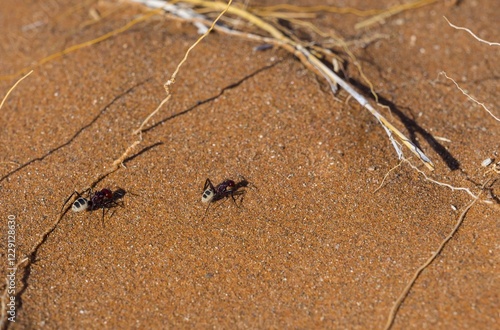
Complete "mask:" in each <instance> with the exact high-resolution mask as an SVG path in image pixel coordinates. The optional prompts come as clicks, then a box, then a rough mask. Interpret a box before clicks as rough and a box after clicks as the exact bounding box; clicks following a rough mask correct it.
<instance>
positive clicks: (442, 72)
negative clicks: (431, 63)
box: [440, 71, 500, 121]
mask: <svg viewBox="0 0 500 330" xmlns="http://www.w3.org/2000/svg"><path fill="white" fill-rule="evenodd" d="M440 74H442V75H443V76H445V77H446V79H448V80H451V81H452V82H453V83H454V84H455V86H456V87H457V88H458V89H459V90H460V91H461V92H462V94H464V95H465V96H467V98H468V99H469V100H471V101H472V102H474V103H476V104H478V105H480V106H482V107H483V109H484V110H485V111H486V112H487V113H489V114H490V116H491V117H493V118H494V119H495V120H496V121H500V118H498V117H497V116H495V115H494V114H493V112H491V110H490V109H488V108H487V107H486V106H485V105H484V103H481V102H479V101H478V100H476V99H475V98H473V97H472V96H470V95H469V94H468V93H467V92H466V91H464V90H463V89H462V88H461V87H460V85H458V83H457V82H456V81H455V80H454V79H453V78H450V77H448V75H447V74H446V72H444V71H441V72H440Z"/></svg>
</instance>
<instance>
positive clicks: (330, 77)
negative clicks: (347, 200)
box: [166, 0, 434, 170]
mask: <svg viewBox="0 0 500 330" xmlns="http://www.w3.org/2000/svg"><path fill="white" fill-rule="evenodd" d="M178 2H181V1H176V2H175V3H178ZM423 2H425V4H427V3H430V2H429V1H427V2H426V1H419V2H418V4H420V5H422V3H423ZM182 3H189V4H192V5H197V6H202V7H206V8H211V9H213V10H226V11H227V12H228V13H229V14H233V15H236V16H238V17H241V18H243V19H245V20H246V21H248V22H249V23H251V24H253V25H255V26H257V27H259V28H261V29H262V30H264V31H266V32H267V33H269V34H270V35H271V37H272V38H263V37H261V39H262V40H266V41H268V42H271V43H273V44H275V45H278V46H280V47H282V48H284V49H285V50H287V51H289V52H291V53H292V54H294V55H295V56H297V57H298V58H299V59H300V61H301V62H302V63H303V64H304V65H306V67H308V68H309V69H312V71H313V72H315V73H316V74H319V75H320V76H321V77H323V78H324V79H326V80H327V82H328V83H329V84H330V86H331V88H332V91H335V90H336V85H337V84H338V85H340V86H341V87H342V88H343V89H344V90H346V91H347V92H348V93H349V94H350V95H352V97H354V99H356V101H357V102H358V103H359V104H360V105H361V106H362V107H364V108H365V109H367V110H368V111H369V112H370V113H371V114H372V115H373V116H375V118H377V120H378V122H379V123H380V124H381V125H382V127H383V128H384V130H385V131H386V133H387V135H388V137H389V140H390V141H391V143H392V145H393V147H394V149H395V150H396V153H397V155H398V158H399V159H403V158H404V155H403V151H402V150H401V147H400V144H399V143H398V142H397V141H396V139H395V137H394V136H396V137H397V138H398V139H399V140H400V141H401V142H402V144H403V145H405V146H406V147H407V148H408V149H410V151H411V152H412V153H413V154H415V155H416V156H417V157H418V158H419V159H420V160H421V161H422V162H423V163H424V165H425V166H426V167H427V168H428V169H429V170H434V164H433V163H432V161H431V160H430V159H429V157H427V155H425V154H424V152H423V151H422V150H420V148H418V147H417V146H416V145H415V144H414V143H413V142H412V141H411V140H410V139H408V138H407V137H406V136H405V135H404V134H403V133H402V132H400V131H399V130H398V129H397V128H396V127H395V126H394V125H392V124H391V123H390V122H389V121H388V120H387V119H385V118H384V117H383V116H382V115H381V114H380V113H378V112H377V110H375V108H374V107H373V106H372V105H371V104H370V102H369V101H368V100H367V99H366V98H365V97H364V96H362V95H361V94H360V93H358V92H357V91H356V90H355V89H354V87H352V86H351V85H350V84H349V83H347V82H346V81H344V80H343V79H342V78H340V77H339V76H338V75H337V74H335V73H334V72H333V70H331V69H330V68H328V67H327V66H326V65H325V64H324V63H323V62H322V61H321V60H320V59H319V58H317V57H316V56H314V55H313V54H312V53H311V52H310V51H309V50H308V49H307V48H306V47H305V46H304V45H303V44H302V43H300V42H298V41H295V40H292V39H291V38H289V37H287V36H286V35H285V34H284V33H283V32H281V31H280V30H278V29H277V28H276V27H274V26H273V25H272V24H270V23H268V22H266V21H264V20H263V19H261V18H260V17H257V16H255V15H254V14H252V13H250V12H248V11H247V10H246V9H242V8H239V7H236V6H231V7H227V4H226V3H223V2H218V1H205V0H183V1H182ZM414 6H417V4H416V3H413V7H414ZM413 7H409V8H413ZM406 8H407V7H404V8H403V9H406ZM246 35H247V36H248V37H251V36H252V35H250V34H246ZM167 84H168V82H167ZM166 87H168V86H166Z"/></svg>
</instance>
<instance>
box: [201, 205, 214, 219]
mask: <svg viewBox="0 0 500 330" xmlns="http://www.w3.org/2000/svg"><path fill="white" fill-rule="evenodd" d="M210 205H212V203H208V206H207V208H206V209H205V214H203V217H202V218H201V221H203V219H205V217H206V216H207V213H208V209H209V208H210Z"/></svg>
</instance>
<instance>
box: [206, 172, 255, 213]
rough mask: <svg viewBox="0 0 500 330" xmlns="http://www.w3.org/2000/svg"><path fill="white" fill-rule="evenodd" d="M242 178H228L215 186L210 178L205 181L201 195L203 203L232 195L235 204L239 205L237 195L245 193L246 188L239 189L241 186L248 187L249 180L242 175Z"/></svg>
mask: <svg viewBox="0 0 500 330" xmlns="http://www.w3.org/2000/svg"><path fill="white" fill-rule="evenodd" d="M241 178H242V180H241V181H240V182H237V183H236V182H234V181H233V180H229V179H226V180H224V181H222V182H221V183H219V184H218V185H216V186H214V185H213V184H212V182H211V181H210V179H207V180H206V181H205V185H204V186H203V194H202V195H201V201H202V202H203V203H215V202H217V201H219V200H221V199H223V198H228V197H229V196H231V198H232V199H233V202H234V204H236V206H238V204H237V203H236V199H235V198H234V196H235V195H243V194H244V193H245V191H244V190H238V189H240V188H244V187H248V184H249V182H248V181H247V180H246V179H245V178H244V177H241ZM210 205H211V204H208V206H207V209H206V211H205V215H206V214H207V212H208V209H209V208H210Z"/></svg>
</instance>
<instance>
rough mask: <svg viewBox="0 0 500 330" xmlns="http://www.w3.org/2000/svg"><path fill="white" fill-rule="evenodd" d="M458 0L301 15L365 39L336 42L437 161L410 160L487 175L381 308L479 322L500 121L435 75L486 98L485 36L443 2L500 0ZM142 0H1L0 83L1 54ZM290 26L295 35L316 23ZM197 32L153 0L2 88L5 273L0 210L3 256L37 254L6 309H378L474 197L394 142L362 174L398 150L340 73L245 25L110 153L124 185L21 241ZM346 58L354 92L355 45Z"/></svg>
mask: <svg viewBox="0 0 500 330" xmlns="http://www.w3.org/2000/svg"><path fill="white" fill-rule="evenodd" d="M401 2H402V1H398V2H394V1H388V0H386V1H379V2H377V4H376V6H377V8H388V7H390V6H393V5H395V4H396V3H401ZM456 2H457V3H453V1H444V2H439V3H435V4H432V5H428V6H424V7H421V8H418V9H413V10H409V11H405V12H403V13H400V14H398V15H395V16H392V17H390V18H388V19H387V20H386V21H385V22H382V23H378V24H375V25H372V26H371V27H369V28H367V29H363V30H355V29H354V25H355V24H356V23H358V22H361V21H362V20H364V19H366V18H365V17H358V16H355V15H348V14H335V13H325V12H323V13H321V14H320V15H319V16H318V17H317V18H315V19H313V20H311V22H313V23H314V24H316V25H317V26H318V27H319V28H320V29H321V30H322V31H326V32H334V31H336V32H337V33H339V34H340V35H341V36H342V37H343V38H345V39H346V40H348V41H355V40H369V39H373V38H375V39H376V40H375V41H373V42H370V43H368V44H366V45H363V44H362V43H355V44H352V45H351V50H352V51H353V53H354V55H355V56H356V57H357V59H358V61H359V63H360V65H361V66H362V68H363V72H364V74H365V75H366V77H368V79H369V80H370V81H371V82H372V83H373V88H374V90H375V91H376V92H377V94H378V95H379V96H380V100H381V102H382V103H384V104H386V105H390V106H391V110H390V111H389V110H384V109H381V110H380V111H381V112H382V114H383V115H384V116H386V117H387V119H388V120H390V121H391V122H392V123H393V124H394V125H395V126H396V127H398V128H399V129H400V130H401V131H403V132H404V133H405V134H406V135H407V136H408V137H409V138H410V139H412V140H413V141H414V142H415V143H417V144H418V145H419V146H420V147H421V148H422V150H423V151H424V152H425V153H426V154H427V155H428V156H429V157H430V158H431V159H432V160H433V162H434V163H435V165H436V170H435V171H434V172H429V171H428V170H427V169H426V168H425V167H423V166H422V164H421V163H420V162H419V161H418V160H417V159H416V158H415V157H412V158H411V161H412V163H413V164H414V165H415V166H418V167H419V168H421V170H422V171H424V173H426V174H427V175H428V176H429V177H430V178H432V179H433V180H436V181H439V182H443V183H447V184H450V185H452V186H454V187H464V188H468V189H470V191H471V192H472V193H473V194H475V195H477V194H479V193H480V191H481V189H480V188H481V186H482V185H483V184H484V183H485V182H486V181H487V180H488V178H493V179H494V180H492V181H490V182H489V183H488V185H487V189H485V190H484V191H483V193H482V195H481V196H480V200H479V201H478V202H477V203H476V204H475V205H474V206H473V207H472V208H471V209H470V211H469V212H468V213H467V214H466V217H465V219H464V222H463V224H462V226H461V227H460V228H459V230H458V232H457V233H456V234H455V235H454V237H453V238H452V239H451V240H450V241H449V242H448V244H447V245H446V246H445V248H444V250H443V251H442V253H441V254H440V255H439V256H438V257H437V259H436V260H435V261H434V262H433V263H432V264H431V265H430V266H429V267H427V268H426V269H425V270H424V271H423V272H422V274H421V275H420V277H419V278H418V279H417V281H416V283H415V284H414V286H413V287H412V289H411V290H410V292H409V294H408V296H407V297H406V299H405V300H404V302H403V304H402V305H401V307H400V309H399V310H398V313H397V315H396V319H395V321H394V324H393V328H394V329H493V328H494V327H498V322H499V320H500V298H499V294H500V278H499V275H500V270H499V264H500V245H499V242H500V209H499V206H498V203H499V198H500V197H499V196H500V186H499V180H498V179H499V175H498V174H496V173H494V172H490V173H488V174H485V172H486V171H487V170H488V169H487V168H484V167H482V166H481V162H482V161H483V160H484V159H486V158H488V157H492V158H495V161H499V160H500V159H499V158H500V155H499V153H498V152H499V141H500V139H499V137H500V123H499V122H498V121H496V120H495V119H494V118H493V117H492V116H490V115H489V114H488V113H487V112H486V111H485V110H484V109H483V108H482V107H481V106H479V105H477V104H475V103H473V102H471V101H470V100H468V99H467V97H466V96H464V95H463V94H462V93H461V92H460V91H459V90H458V89H457V88H456V87H455V85H453V83H452V82H451V81H449V80H447V79H446V78H445V77H443V76H440V75H439V73H440V72H441V71H445V72H446V73H447V74H448V76H450V77H452V78H454V79H455V80H457V82H458V83H459V84H460V86H461V87H462V88H463V89H464V90H466V91H467V92H468V93H470V95H472V96H474V97H475V98H477V99H478V100H479V101H480V102H483V103H484V104H485V105H486V106H487V107H488V108H489V109H490V110H491V111H492V112H493V113H494V114H495V115H496V116H497V117H498V116H500V106H499V105H500V103H499V101H498V95H499V93H498V92H499V87H498V86H499V77H500V65H499V63H500V61H499V60H500V48H499V47H498V46H496V47H495V46H488V45H486V44H484V43H480V42H479V41H477V40H475V39H474V38H473V37H472V36H471V35H470V34H468V33H467V32H465V31H459V30H455V29H453V28H451V27H450V26H449V25H448V24H447V23H446V21H445V20H444V18H443V16H446V17H447V18H448V19H449V20H450V21H451V22H452V23H454V24H456V25H459V26H465V27H467V28H469V29H471V30H472V31H474V32H475V33H476V34H477V35H478V36H479V37H481V38H484V39H487V40H489V41H493V42H500V35H499V34H498V31H499V30H500V11H499V10H498V4H497V2H496V1H488V0H481V1H456ZM276 3H280V2H278V1H260V2H258V3H257V2H255V3H253V2H252V1H250V5H257V4H261V5H262V4H266V5H270V4H276ZM294 3H296V4H302V5H306V4H309V5H310V4H312V3H313V2H311V1H295V2H294ZM327 3H328V4H329V5H336V6H342V7H347V6H349V7H354V8H359V9H371V8H374V7H373V6H374V2H371V1H340V2H334V1H328V2H327ZM79 4H81V5H80V6H78V5H79ZM147 10H148V9H147V8H145V7H142V6H140V5H137V4H132V3H128V2H108V1H98V2H97V1H90V2H83V3H81V2H79V1H69V0H58V1H23V2H19V1H14V0H4V1H2V8H1V9H0V31H1V32H2V33H1V34H0V47H1V49H0V75H1V76H2V77H3V78H2V80H0V91H1V92H0V98H3V97H4V96H5V95H6V93H7V91H8V90H9V88H10V87H11V86H12V85H13V84H14V83H15V82H16V81H17V79H19V78H20V77H21V76H22V75H21V74H17V75H15V76H13V77H10V78H8V79H5V76H6V75H10V74H15V73H16V72H19V70H21V69H23V68H25V67H29V66H32V65H34V64H36V63H37V62H38V61H40V60H41V59H43V58H45V57H47V56H50V55H51V54H55V53H58V52H60V51H62V50H64V49H67V48H68V47H71V46H72V45H76V44H80V43H82V42H85V41H88V40H92V39H95V38H97V37H99V36H102V35H104V34H106V33H108V32H111V31H113V30H115V29H118V28H120V27H123V26H125V25H126V24H127V23H128V22H130V21H132V20H133V19H135V18H137V17H139V16H140V15H142V14H143V13H144V12H146V11H147ZM96 11H97V12H98V13H100V14H101V19H100V20H98V21H95V20H93V18H92V17H95V15H92V14H95V13H96ZM242 24H244V23H243V22H242ZM243 26H244V25H243ZM296 29H297V30H296V31H295V32H296V33H297V34H298V35H299V36H300V37H301V38H302V39H306V40H307V39H308V38H312V39H313V40H314V38H319V37H318V36H317V35H314V34H312V33H310V31H309V30H308V29H307V28H305V27H301V28H296ZM254 31H257V30H254ZM198 37H199V35H198V34H197V29H196V28H195V27H194V26H193V25H192V24H191V23H188V22H181V21H178V20H173V19H171V18H169V17H166V16H164V15H155V16H153V17H151V18H150V19H147V20H145V21H143V22H141V23H138V24H136V25H134V26H133V27H131V28H130V29H128V30H127V31H124V32H123V33H120V34H118V35H115V36H113V37H111V38H108V39H106V40H105V41H102V42H100V43H97V44H94V45H92V46H89V47H86V48H83V49H79V50H77V51H74V52H71V53H69V54H66V55H64V56H62V57H59V58H56V59H53V60H51V61H48V62H46V63H44V64H42V65H39V66H37V67H35V69H34V72H33V73H32V74H31V75H30V76H29V77H27V78H26V79H25V80H24V81H22V82H21V83H20V84H19V85H18V86H17V87H16V88H15V89H14V91H13V92H12V93H11V95H10V96H9V97H8V99H7V101H6V103H5V104H4V105H3V107H2V109H1V111H0V123H1V126H2V129H1V130H0V142H1V143H0V155H1V159H0V176H1V179H0V209H1V210H2V215H1V216H2V226H1V241H0V247H1V254H0V257H1V259H0V265H1V268H0V269H1V272H0V276H1V278H2V279H4V278H5V277H6V276H7V274H9V273H10V272H11V271H10V270H9V268H10V267H11V265H10V264H9V261H8V258H9V252H8V250H7V248H8V236H9V228H8V220H9V219H12V220H13V221H14V222H13V223H14V227H15V231H14V232H15V244H14V245H13V246H11V247H15V253H16V259H17V261H21V260H22V259H23V258H24V257H26V256H27V255H28V254H30V253H31V255H30V257H31V258H32V260H31V261H32V262H31V263H30V264H29V266H28V267H22V268H21V269H18V271H17V272H16V274H15V279H14V282H15V291H16V295H15V299H16V308H15V312H16V314H15V323H12V322H8V323H7V325H8V327H9V328H10V329H84V328H85V329H130V328H138V329H154V328H171V329H179V328H201V329H203V328H216V329H234V328H248V329H269V328H274V329H285V328H295V329H313V328H323V329H382V328H383V327H384V326H385V324H386V322H387V319H388V316H389V313H390V310H391V308H392V306H393V305H394V303H395V302H396V300H397V299H398V297H399V296H400V294H401V293H402V292H403V289H404V288H405V286H406V285H407V284H408V282H409V281H410V279H411V278H412V277H413V275H414V273H415V271H416V270H417V269H418V267H420V265H422V264H423V263H424V262H425V261H426V260H427V259H428V258H429V257H430V256H431V254H432V253H433V252H434V251H436V250H437V248H438V246H439V244H440V243H441V242H442V241H443V240H444V239H445V237H446V236H447V235H448V234H449V233H450V231H451V230H452V228H453V227H454V225H455V223H456V222H457V220H458V218H459V216H460V213H461V212H462V210H463V209H464V208H465V206H466V205H467V204H468V203H470V202H471V201H472V200H473V198H472V197H471V196H470V195H469V194H467V193H466V192H465V191H463V190H452V189H449V188H448V187H444V186H439V185H437V184H435V183H432V182H430V181H427V180H425V178H424V177H423V176H422V175H421V174H419V173H417V172H416V171H415V170H414V169H412V168H410V167H409V166H408V165H407V164H403V165H401V166H400V167H398V168H396V169H394V170H393V171H391V172H390V173H389V174H388V175H387V177H386V179H385V182H384V184H383V186H382V187H381V189H380V190H378V191H376V192H375V190H376V189H377V188H378V187H379V186H380V185H381V183H382V182H383V180H384V176H385V175H386V174H387V173H388V172H389V171H390V170H391V169H392V168H394V167H395V166H396V165H398V163H399V161H398V159H397V155H396V153H395V151H394V149H393V147H392V145H391V143H390V141H389V139H388V137H387V135H386V133H385V131H384V130H383V129H382V127H381V126H380V125H379V124H378V122H377V121H376V119H375V118H374V117H373V116H372V115H371V114H370V113H369V112H368V111H366V110H365V109H363V108H361V107H360V106H359V105H358V104H357V103H355V102H354V101H353V100H352V99H351V100H347V99H348V94H347V93H346V92H345V91H340V92H339V93H338V94H337V95H333V94H332V93H331V91H330V90H329V87H328V85H327V84H326V83H325V81H324V80H323V79H321V78H318V77H317V76H316V75H315V74H314V73H312V72H310V71H308V70H307V69H306V68H305V67H304V66H303V65H302V64H301V63H300V62H299V61H298V60H297V59H296V58H295V57H294V56H293V55H291V54H289V53H288V52H286V51H285V50H282V49H279V48H273V49H269V50H265V51H255V50H254V47H256V46H259V45H260V44H259V43H258V42H255V41H249V40H245V39H242V38H239V37H235V36H228V35H225V34H222V33H220V32H215V33H211V34H210V35H209V36H208V37H207V38H206V39H205V40H203V41H202V42H201V43H200V44H199V45H198V47H196V48H195V49H194V50H193V52H192V53H191V55H190V57H189V59H188V61H187V62H186V63H185V65H184V66H183V67H182V68H181V71H180V72H179V74H178V76H177V80H176V83H175V85H174V86H173V88H172V98H171V100H170V102H169V103H168V104H167V105H165V106H164V107H163V108H162V109H161V110H160V112H159V113H158V114H156V115H155V116H154V117H153V118H152V119H151V121H150V122H149V123H148V125H147V126H146V127H147V129H146V130H145V131H144V132H143V134H142V142H141V143H140V144H139V145H138V146H137V147H136V148H135V149H134V150H133V151H132V152H131V154H130V157H129V158H128V159H127V160H126V161H125V162H124V167H120V169H119V170H117V171H116V172H114V173H113V174H110V175H108V176H106V177H105V178H104V179H103V180H101V181H100V182H99V183H98V184H97V185H96V187H95V188H96V189H98V190H99V189H102V188H110V189H113V190H114V189H117V188H118V187H121V188H123V189H125V190H126V191H127V194H126V195H125V197H124V198H123V200H122V201H123V207H115V208H112V209H110V210H108V211H107V212H106V214H105V216H104V219H103V218H102V212H101V211H100V210H97V211H94V212H84V213H73V212H71V211H70V212H68V213H66V214H65V215H64V217H63V218H62V219H61V221H60V222H59V223H58V224H57V226H55V228H54V229H53V231H51V232H50V233H49V234H48V235H47V236H46V238H45V239H44V240H43V242H42V244H40V245H39V247H38V248H36V249H34V248H35V245H36V244H37V243H38V242H39V241H40V239H41V236H42V235H43V234H44V233H46V232H47V231H48V230H50V228H51V227H52V226H53V224H54V223H55V221H56V220H57V219H58V217H59V215H60V210H61V208H62V206H63V202H64V201H65V200H66V198H67V197H68V196H69V195H70V194H71V193H72V192H73V191H75V190H78V191H81V190H83V189H84V188H85V187H88V186H89V185H90V184H92V183H93V182H94V181H95V180H96V178H98V177H99V175H102V174H104V173H106V172H107V171H108V170H109V169H110V168H112V164H113V161H114V160H115V159H117V158H119V157H120V155H122V154H123V152H124V151H125V150H126V149H127V147H128V146H130V145H131V144H132V143H133V142H134V141H136V140H137V136H136V135H133V134H132V131H133V130H134V129H136V128H137V127H138V126H139V125H140V123H141V122H142V121H143V120H144V119H145V118H146V117H147V115H148V114H149V113H151V112H152V111H153V110H154V109H155V108H156V107H157V105H158V104H159V102H160V101H161V100H162V99H163V98H164V97H165V96H166V95H165V91H164V89H163V83H164V82H165V81H167V80H168V78H169V77H170V75H171V74H172V73H173V71H174V69H175V68H176V66H177V64H178V63H179V62H180V60H181V59H182V57H183V56H184V54H185V52H186V50H187V48H188V47H189V46H190V45H191V44H193V43H194V42H195V41H196V39H197V38H198ZM316 41H319V42H324V40H323V39H321V40H320V39H316ZM344 74H345V75H346V76H347V77H349V79H350V82H351V83H353V84H354V85H355V86H357V87H358V88H359V89H360V90H361V91H362V92H363V93H364V95H365V96H366V97H369V96H370V95H369V93H368V92H367V86H368V85H367V83H366V82H365V81H363V79H362V78H361V77H360V75H359V73H357V70H356V68H355V66H354V63H353V62H352V61H350V62H348V63H347V66H346V71H345V72H344ZM405 153H406V156H407V157H410V153H409V152H408V151H407V150H405ZM239 175H242V176H244V177H245V178H246V179H247V180H248V181H249V182H251V185H249V187H247V188H246V189H245V194H244V195H242V196H237V197H238V198H237V202H238V206H239V207H238V206H236V205H235V204H234V203H233V202H232V201H231V199H229V200H226V201H221V202H219V203H216V204H214V205H212V207H211V208H210V209H209V210H208V212H207V214H206V217H204V214H205V210H206V205H204V204H202V203H201V190H202V188H203V183H204V182H205V180H206V178H210V179H211V180H212V181H213V182H214V183H220V182H221V181H223V180H224V179H225V178H230V179H233V180H238V179H239V178H240V177H239ZM495 180H496V181H495ZM240 197H243V199H241V198H240ZM485 201H489V202H490V203H486V202H485ZM11 234H13V233H11ZM10 236H12V235H10ZM2 283H4V280H2ZM5 288H6V286H5V284H4V285H3V286H2V292H4V290H5ZM5 297H6V298H9V297H10V295H7V296H5ZM6 302H8V301H6Z"/></svg>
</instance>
